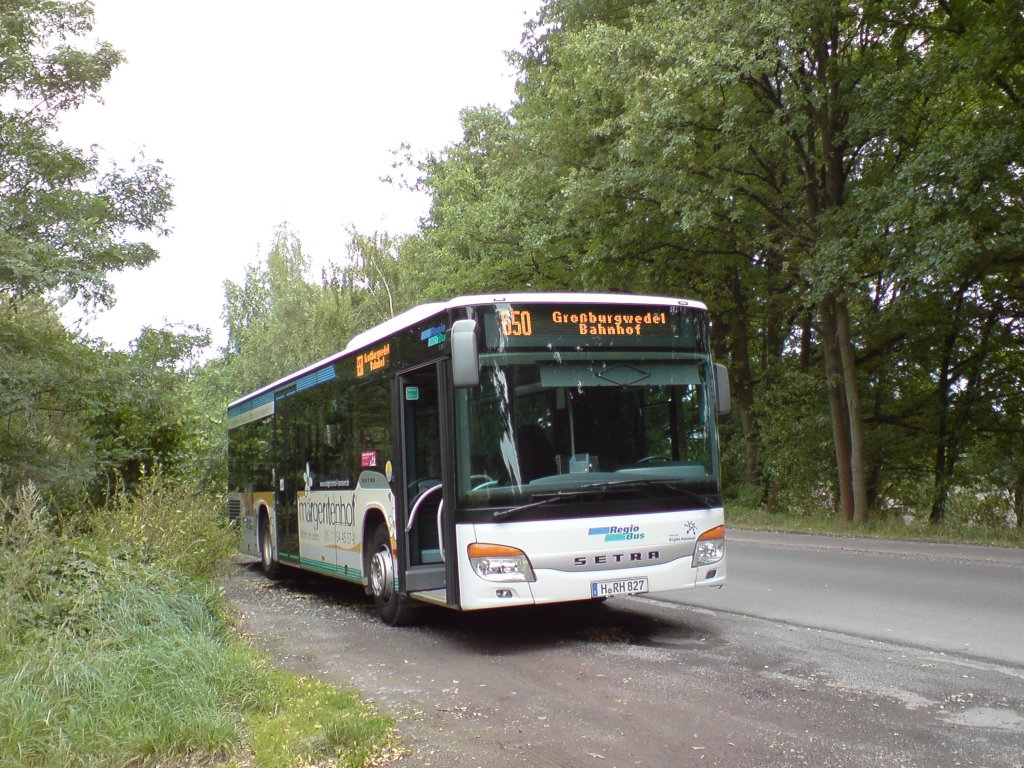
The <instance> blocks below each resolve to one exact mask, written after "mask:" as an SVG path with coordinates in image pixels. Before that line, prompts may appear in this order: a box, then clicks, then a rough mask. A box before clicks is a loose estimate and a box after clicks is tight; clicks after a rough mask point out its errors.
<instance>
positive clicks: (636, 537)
mask: <svg viewBox="0 0 1024 768" xmlns="http://www.w3.org/2000/svg"><path fill="white" fill-rule="evenodd" d="M587 535H588V536H604V540H605V541H640V540H642V539H646V538H647V534H645V533H643V532H642V531H641V530H640V526H639V525H609V526H606V527H604V528H591V529H590V532H589V533H588V534H587Z"/></svg>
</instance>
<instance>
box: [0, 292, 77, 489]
mask: <svg viewBox="0 0 1024 768" xmlns="http://www.w3.org/2000/svg"><path fill="white" fill-rule="evenodd" d="M0 361H2V362H0V488H6V489H13V488H17V487H19V486H20V485H22V484H24V483H26V482H32V483H34V484H35V485H36V486H37V487H38V488H39V489H40V490H41V491H43V492H45V493H46V494H47V495H49V496H51V497H58V498H64V499H67V498H71V497H73V496H74V495H75V493H76V492H77V491H80V490H81V489H82V487H83V486H84V485H85V484H86V483H88V482H89V481H90V479H91V478H92V474H93V472H94V468H95V463H96V461H97V454H96V450H95V446H94V445H93V443H92V441H91V440H90V439H89V435H88V430H87V429H86V425H85V424H84V423H83V419H82V414H83V413H88V411H89V409H90V408H91V406H92V403H93V400H92V397H93V393H94V391H95V388H94V385H95V384H96V383H97V382H96V380H95V375H94V370H95V360H94V354H93V351H92V350H91V349H90V348H89V347H87V346H85V345H84V344H81V343H80V342H78V341H77V340H76V339H75V337H74V336H73V335H72V334H70V333H68V331H66V330H65V329H64V327H63V326H62V325H61V323H60V319H59V318H58V317H57V313H56V312H55V311H54V309H53V307H51V306H50V305H49V304H47V303H46V302H44V301H41V300H24V301H22V302H20V303H19V305H18V307H17V308H16V309H15V308H14V307H13V306H12V305H10V304H6V303H4V302H2V301H0Z"/></svg>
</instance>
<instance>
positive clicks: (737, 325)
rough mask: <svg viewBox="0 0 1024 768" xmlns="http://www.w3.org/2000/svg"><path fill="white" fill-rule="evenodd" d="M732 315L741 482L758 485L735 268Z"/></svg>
mask: <svg viewBox="0 0 1024 768" xmlns="http://www.w3.org/2000/svg"><path fill="white" fill-rule="evenodd" d="M730 284H731V285H730V289H731V293H732V303H733V311H734V313H735V314H734V317H733V322H732V342H733V343H732V362H733V364H734V365H735V366H736V369H737V370H736V375H735V378H734V379H733V392H734V393H735V395H736V404H737V409H736V410H738V411H739V416H740V426H741V428H742V429H743V452H744V458H745V466H744V473H743V481H744V482H745V483H746V484H747V485H748V486H751V487H757V485H758V484H759V483H760V480H761V457H760V452H759V450H758V439H757V422H756V420H755V419H754V376H753V366H752V365H751V363H750V337H749V333H748V331H747V329H748V327H749V326H748V323H747V302H746V297H745V296H744V293H743V281H742V279H741V278H740V273H739V270H738V269H737V270H734V271H733V274H732V279H731V280H730Z"/></svg>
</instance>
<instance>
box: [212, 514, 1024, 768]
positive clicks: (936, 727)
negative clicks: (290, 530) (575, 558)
mask: <svg viewBox="0 0 1024 768" xmlns="http://www.w3.org/2000/svg"><path fill="white" fill-rule="evenodd" d="M728 546H729V552H728V554H729V558H730V559H729V569H730V570H729V578H730V582H729V584H728V585H727V586H726V587H725V588H724V589H723V590H716V591H711V590H709V591H707V592H703V593H701V592H694V591H690V592H679V593H671V594H669V595H667V596H658V597H657V598H654V597H646V598H615V599H612V600H609V601H608V602H607V603H605V604H603V605H577V606H559V607H551V608H546V609H528V610H504V611H499V612H493V613H472V614H457V613H452V612H448V611H443V610H439V609H438V610H432V611H430V612H428V613H427V615H426V616H425V621H424V623H423V625H422V626H419V627H415V628H403V629H393V628H389V627H386V626H384V625H383V624H381V623H380V622H379V621H378V620H377V619H376V617H375V615H374V614H373V610H372V603H370V602H369V600H368V599H366V598H365V597H364V596H363V594H362V591H361V590H359V589H354V588H351V587H350V586H347V585H343V584H337V583H333V582H328V581H325V580H321V579H315V578H314V579H305V578H303V579H298V578H294V579H293V578H288V579H285V580H283V581H279V582H275V583H270V582H267V581H266V580H264V579H263V577H262V576H260V575H259V573H258V571H257V570H256V569H255V567H253V566H251V565H248V564H239V565H237V566H236V568H235V569H234V572H233V573H232V574H230V576H229V577H228V578H227V579H226V581H225V590H226V592H227V595H228V597H229V598H230V599H231V600H232V601H233V602H234V604H235V605H236V607H237V609H238V612H239V623H240V626H241V628H242V630H243V631H244V632H245V633H246V634H247V635H248V636H250V637H251V638H252V641H253V642H254V644H256V645H257V646H258V647H261V648H263V649H265V650H267V651H268V652H269V653H270V654H271V655H272V656H273V658H274V659H275V660H276V661H277V663H278V664H280V665H281V666H283V667H286V668H289V669H292V670H294V671H297V672H300V673H304V674H315V675H318V676H320V677H323V678H325V679H328V680H330V681H332V682H335V683H338V684H341V685H345V686H355V687H356V688H357V689H359V690H360V691H362V692H363V694H364V695H365V696H366V698H367V699H368V700H369V701H371V702H372V703H373V704H374V705H375V706H377V707H378V708H379V709H381V710H383V711H387V712H389V713H391V714H392V715H394V716H395V717H396V718H397V720H398V723H399V734H400V738H401V739H402V741H403V743H404V744H405V745H406V747H407V754H406V755H405V756H404V757H402V758H401V759H400V760H399V761H398V762H396V763H394V764H393V765H394V766H396V768H412V767H413V766H415V767H417V768H418V767H426V766H445V767H448V766H454V767H460V768H461V766H468V767H470V768H472V767H473V766H487V768H511V766H528V767H529V766H561V767H573V768H575V767H576V766H599V767H600V768H625V766H645V768H661V767H662V766H664V767H665V768H669V767H671V768H685V767H687V766H693V767H694V768H696V767H698V766H722V767H723V768H725V767H728V768H762V767H767V766H770V767H771V768H789V767H790V766H815V768H839V767H842V768H862V767H863V768H869V767H870V768H878V767H879V766H884V767H885V768H895V767H903V768H918V767H919V768H959V767H960V766H971V767H972V768H1024V663H1022V661H1021V653H1022V651H1021V648H1020V646H1021V645H1024V635H1022V634H1021V632H1020V626H1021V624H1020V623H1021V620H1022V617H1021V594H1022V591H1021V590H1022V588H1024V558H1021V557H1019V554H1020V553H1017V552H1004V551H1001V550H987V549H984V548H968V549H966V550H962V549H960V548H955V547H954V548H949V549H946V548H942V547H939V548H932V547H929V546H925V547H923V548H922V547H921V546H920V545H910V546H906V545H902V544H899V545H890V544H878V543H872V542H856V541H850V540H833V539H828V538H822V537H799V536H796V537H793V536H781V537H779V536H770V535H763V534H748V533H735V532H734V533H733V534H732V536H731V541H730V544H729V545H728ZM975 578H977V579H978V580H979V581H980V583H981V586H980V587H979V586H969V584H970V582H971V580H972V579H975ZM965 585H968V586H965ZM979 590H980V591H981V592H983V593H985V594H984V595H982V594H979ZM1014 636H1016V637H1017V638H1020V641H1019V642H1018V643H1016V644H1014V643H1013V637H1014Z"/></svg>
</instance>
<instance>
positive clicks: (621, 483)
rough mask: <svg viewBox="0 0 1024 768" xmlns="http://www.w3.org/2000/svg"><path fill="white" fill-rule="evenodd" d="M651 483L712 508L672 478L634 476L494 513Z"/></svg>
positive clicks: (504, 517) (501, 515)
mask: <svg viewBox="0 0 1024 768" xmlns="http://www.w3.org/2000/svg"><path fill="white" fill-rule="evenodd" d="M651 485H660V486H662V487H663V488H668V489H669V490H671V491H672V492H673V493H675V494H678V495H680V496H682V497H684V498H686V499H689V500H690V501H695V502H697V503H699V504H700V505H701V506H703V507H704V508H705V509H712V504H711V502H709V501H708V500H707V497H706V496H704V495H703V494H700V493H696V492H695V491H691V490H689V489H687V488H683V487H682V486H681V485H680V484H679V483H675V482H673V481H671V480H659V479H656V478H633V479H630V480H608V481H605V482H600V483H589V484H587V485H582V486H580V487H579V488H578V489H576V490H573V491H556V492H554V493H552V494H550V495H548V496H545V497H544V498H543V499H540V500H539V501H531V502H530V503H528V504H521V505H519V506H518V507H511V508H509V509H502V510H499V511H497V512H495V513H494V515H493V517H494V519H495V520H507V519H508V518H510V517H513V516H515V515H517V514H519V513H520V512H522V511H524V510H527V509H535V508H536V507H545V506H547V505H548V504H554V503H555V502H557V501H568V500H570V499H578V498H579V497H580V496H593V495H595V494H601V493H617V492H620V491H628V490H632V489H634V488H643V487H647V486H651Z"/></svg>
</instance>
